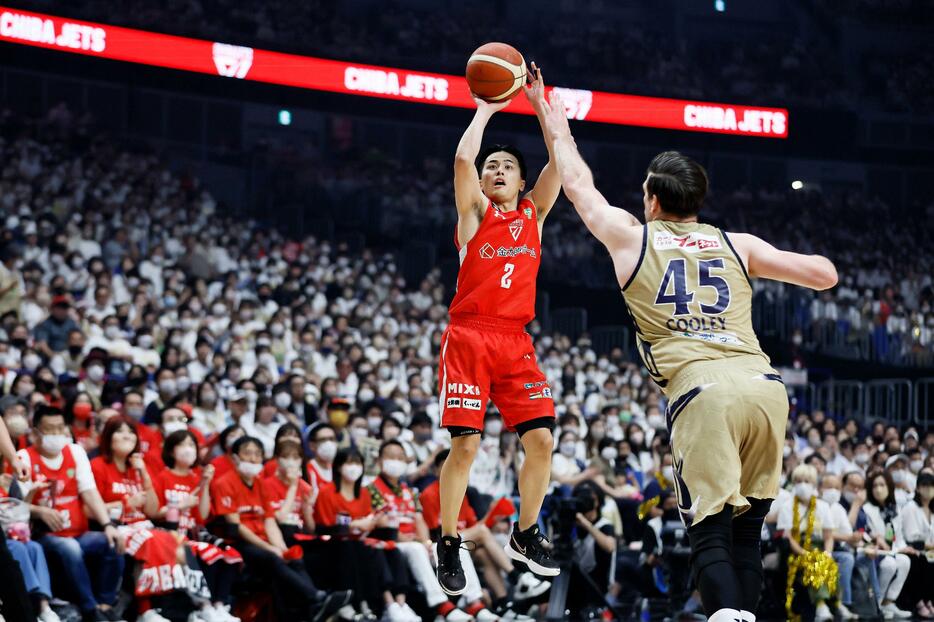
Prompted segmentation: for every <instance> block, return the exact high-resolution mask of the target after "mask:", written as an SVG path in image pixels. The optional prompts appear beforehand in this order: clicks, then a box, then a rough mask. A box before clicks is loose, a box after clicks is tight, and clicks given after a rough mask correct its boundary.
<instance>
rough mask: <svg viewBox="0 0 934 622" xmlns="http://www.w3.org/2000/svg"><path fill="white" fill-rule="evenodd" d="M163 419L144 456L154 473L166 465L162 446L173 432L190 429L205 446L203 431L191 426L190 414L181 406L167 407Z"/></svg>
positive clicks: (201, 444) (200, 443) (199, 442)
mask: <svg viewBox="0 0 934 622" xmlns="http://www.w3.org/2000/svg"><path fill="white" fill-rule="evenodd" d="M161 419H162V424H161V425H160V426H159V429H158V430H157V431H156V435H155V436H154V437H153V439H152V441H151V442H150V445H149V452H148V453H147V454H146V455H145V456H144V458H145V460H146V466H148V467H149V470H150V471H151V472H153V473H158V472H160V471H161V470H162V469H163V468H164V467H165V463H163V462H162V447H163V443H164V441H165V439H166V438H168V436H169V435H170V434H172V433H173V432H178V431H182V430H188V431H190V432H191V433H192V434H194V436H195V438H197V439H198V444H199V445H200V446H204V437H203V436H202V435H201V432H199V431H198V430H197V429H196V428H192V427H189V425H188V422H189V418H188V415H186V414H185V411H184V410H182V409H181V408H175V407H171V408H166V409H165V410H164V411H163V412H162V415H161Z"/></svg>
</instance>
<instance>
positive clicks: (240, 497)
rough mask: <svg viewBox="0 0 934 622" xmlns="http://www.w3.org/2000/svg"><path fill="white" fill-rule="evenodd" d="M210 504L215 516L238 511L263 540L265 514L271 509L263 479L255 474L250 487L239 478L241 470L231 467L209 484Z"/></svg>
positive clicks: (244, 521)
mask: <svg viewBox="0 0 934 622" xmlns="http://www.w3.org/2000/svg"><path fill="white" fill-rule="evenodd" d="M211 504H212V508H213V510H212V511H213V513H214V514H216V515H217V516H226V515H227V514H239V515H240V522H241V523H242V524H243V525H244V526H245V527H247V528H249V530H250V531H252V532H253V533H255V534H256V535H257V536H259V537H260V538H262V539H263V540H266V541H267V542H268V541H269V539H268V538H267V537H266V526H265V524H264V521H265V520H266V518H269V517H273V515H274V512H273V510H272V506H271V505H270V503H269V497H268V495H267V494H266V492H265V487H264V486H263V480H262V479H260V478H258V477H257V478H256V479H254V480H253V486H252V487H249V486H247V485H246V484H244V483H243V480H242V479H240V474H239V473H237V472H236V471H231V472H230V473H228V474H227V475H224V476H223V477H221V478H220V479H219V480H215V481H214V483H213V484H212V485H211Z"/></svg>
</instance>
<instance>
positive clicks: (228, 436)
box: [211, 423, 246, 478]
mask: <svg viewBox="0 0 934 622" xmlns="http://www.w3.org/2000/svg"><path fill="white" fill-rule="evenodd" d="M244 436H246V430H244V429H243V428H241V427H240V425H239V424H236V423H235V424H233V425H229V426H227V427H226V428H224V430H223V431H222V432H221V433H220V434H219V435H218V437H217V446H218V447H220V450H221V451H222V452H223V453H221V455H219V456H216V457H215V458H214V459H213V460H211V465H212V466H213V467H214V477H215V478H220V477H223V476H224V475H227V474H228V473H230V472H231V471H236V470H237V465H235V464H234V461H233V444H234V443H235V442H236V441H237V439H238V438H242V437H244Z"/></svg>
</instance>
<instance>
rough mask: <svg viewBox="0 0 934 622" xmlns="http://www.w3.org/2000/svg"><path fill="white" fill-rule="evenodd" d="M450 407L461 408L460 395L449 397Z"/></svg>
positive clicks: (448, 404) (448, 405)
mask: <svg viewBox="0 0 934 622" xmlns="http://www.w3.org/2000/svg"><path fill="white" fill-rule="evenodd" d="M447 407H448V408H460V407H461V398H459V397H449V398H448V401H447Z"/></svg>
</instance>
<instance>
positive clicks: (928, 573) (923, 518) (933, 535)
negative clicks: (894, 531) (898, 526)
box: [901, 469, 934, 619]
mask: <svg viewBox="0 0 934 622" xmlns="http://www.w3.org/2000/svg"><path fill="white" fill-rule="evenodd" d="M932 505H934V471H932V470H930V469H928V470H925V471H921V473H920V474H919V475H918V481H917V487H916V488H915V496H914V498H913V499H912V500H911V501H909V502H908V503H906V504H905V506H904V507H902V509H901V515H902V534H903V536H904V538H905V543H906V544H907V545H908V546H910V547H911V548H912V549H914V550H915V551H917V553H916V554H913V555H909V559H910V560H911V569H910V571H909V572H908V581H907V582H906V583H905V588H904V592H905V597H906V598H907V599H908V602H911V603H913V604H914V605H915V610H916V611H917V613H918V616H919V617H921V618H924V619H928V618H931V617H932V616H934V607H932V603H931V587H932V586H934V562H932V561H931V559H930V558H929V557H928V556H927V555H925V553H927V554H928V555H929V554H930V553H931V552H932V551H934V514H932V511H931V510H932Z"/></svg>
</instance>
